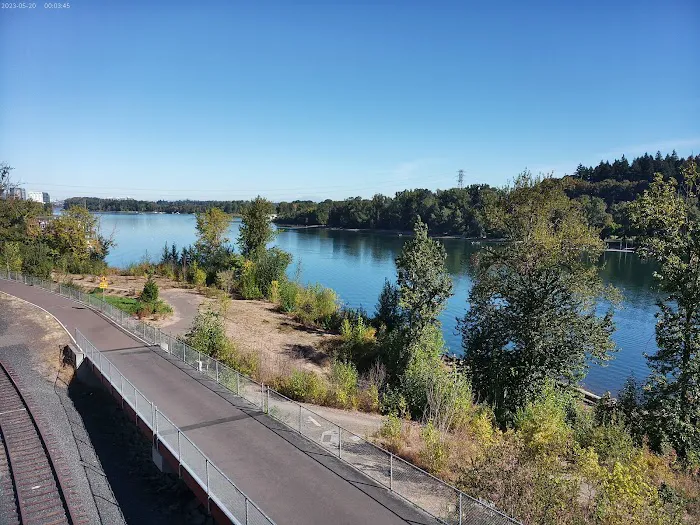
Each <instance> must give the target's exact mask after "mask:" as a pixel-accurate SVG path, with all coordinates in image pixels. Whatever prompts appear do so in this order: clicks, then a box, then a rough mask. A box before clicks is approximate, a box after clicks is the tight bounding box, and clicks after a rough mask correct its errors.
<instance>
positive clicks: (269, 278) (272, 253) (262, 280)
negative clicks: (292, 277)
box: [255, 248, 292, 299]
mask: <svg viewBox="0 0 700 525" xmlns="http://www.w3.org/2000/svg"><path fill="white" fill-rule="evenodd" d="M291 262H292V256H291V255H290V254H289V253H287V252H285V251H283V250H280V249H279V248H270V249H269V250H265V251H263V252H261V253H260V255H259V256H258V257H257V259H256V260H255V283H256V285H257V287H258V289H259V290H260V293H261V294H262V295H263V296H264V297H267V298H268V299H270V291H271V287H272V283H273V282H274V281H277V282H279V281H280V280H281V279H283V278H284V277H285V272H286V271H287V267H288V266H289V264H290V263H291Z"/></svg>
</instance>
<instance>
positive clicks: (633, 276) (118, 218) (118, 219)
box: [99, 213, 657, 394]
mask: <svg viewBox="0 0 700 525" xmlns="http://www.w3.org/2000/svg"><path fill="white" fill-rule="evenodd" d="M99 217H100V223H101V231H102V233H103V234H106V235H110V234H113V236H114V239H115V241H116V243H117V245H116V247H114V248H113V249H112V250H111V251H110V253H109V256H108V257H107V262H108V263H109V264H110V265H112V266H119V267H124V266H127V265H129V264H131V263H134V262H138V261H139V260H141V259H143V258H145V257H148V258H150V259H152V260H157V259H160V254H161V252H162V249H163V245H164V244H165V243H166V242H167V243H175V244H176V245H177V246H178V248H181V247H183V246H187V245H189V244H192V243H194V240H195V219H194V216H193V215H165V214H122V213H103V214H99ZM239 226H240V221H239V220H235V221H234V222H233V224H232V226H231V230H230V239H231V241H232V242H235V239H236V238H237V236H238V228H239ZM405 239H406V237H399V236H398V235H397V234H385V233H368V232H351V231H338V230H326V229H316V228H310V229H288V228H283V229H282V231H280V232H279V234H278V235H277V238H276V239H275V242H274V244H275V245H276V246H278V247H280V248H281V249H283V250H286V251H288V252H290V253H291V254H292V255H293V256H294V263H293V264H292V266H291V267H290V269H289V274H290V275H292V276H293V275H295V272H296V268H297V265H298V264H299V263H301V280H302V281H303V282H304V283H320V284H322V285H324V286H327V287H329V288H332V289H334V290H335V291H336V292H337V293H338V295H339V297H340V300H341V301H342V302H343V303H344V304H347V305H349V306H352V307H358V306H363V307H364V308H366V309H367V311H368V312H369V313H370V314H371V313H372V312H373V311H374V305H375V303H376V300H377V296H378V295H379V292H380V290H381V288H382V285H383V284H384V280H385V279H391V280H395V278H396V267H395V264H394V259H395V258H396V256H397V255H398V253H399V252H400V250H401V246H402V245H403V242H404V241H405ZM442 242H443V243H444V244H445V247H446V249H447V255H448V257H447V268H448V270H449V272H450V275H451V276H452V280H453V282H454V296H453V297H452V298H451V299H450V300H449V301H448V304H447V308H446V310H445V312H444V313H443V314H442V316H441V320H442V324H443V331H444V334H445V340H446V342H447V344H448V346H449V348H450V351H451V352H457V353H460V352H461V339H460V336H459V334H458V333H457V332H456V325H457V322H456V318H457V317H463V316H464V313H465V311H466V309H467V296H468V293H469V289H470V286H471V278H470V259H471V256H472V255H473V254H474V253H475V251H476V250H478V249H479V248H478V246H473V245H472V244H471V243H470V242H467V241H464V240H461V239H444V240H443V241H442ZM652 273H653V270H652V267H651V265H650V264H648V263H645V262H644V261H641V260H640V259H639V258H638V257H637V256H636V255H634V254H630V253H620V252H607V253H606V254H605V255H604V265H603V267H602V269H601V275H602V277H603V279H604V281H605V282H606V283H609V284H612V285H614V286H615V287H617V288H618V289H619V290H620V291H621V292H622V295H623V301H622V304H621V305H620V307H619V308H618V309H617V310H616V312H615V317H614V322H615V325H616V331H615V334H614V336H613V338H614V340H615V343H616V344H617V348H618V351H617V353H616V354H615V358H614V360H613V361H611V362H609V363H607V364H606V365H605V366H600V365H592V366H591V368H590V370H589V372H588V376H587V377H586V379H585V381H584V382H583V384H584V386H585V387H586V388H588V389H589V390H591V391H593V392H595V393H598V394H602V393H604V392H605V391H606V390H610V391H611V392H613V393H616V392H617V391H618V390H619V388H620V387H621V386H622V384H623V383H624V381H625V379H626V378H627V377H628V376H629V375H630V374H631V373H633V374H634V375H635V377H636V378H637V379H642V378H644V377H646V376H647V374H648V368H647V365H646V360H645V359H644V356H643V353H644V352H647V353H653V352H655V351H656V341H655V338H654V325H655V322H656V320H655V318H654V314H655V313H656V311H657V308H656V305H655V303H656V300H657V294H655V293H654V291H653V289H652V288H653V275H652Z"/></svg>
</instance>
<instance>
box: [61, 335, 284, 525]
mask: <svg viewBox="0 0 700 525" xmlns="http://www.w3.org/2000/svg"><path fill="white" fill-rule="evenodd" d="M75 336H76V337H75V341H76V343H77V345H78V347H79V348H80V349H81V350H82V351H83V354H84V355H85V358H86V359H88V360H89V361H91V362H92V363H93V364H94V366H95V368H97V369H98V370H99V371H100V374H102V376H103V377H104V378H106V379H107V380H108V381H109V382H110V383H111V385H112V387H113V388H114V389H115V390H116V391H117V392H119V394H120V395H121V397H122V399H123V400H124V401H125V402H126V403H127V404H128V405H129V406H130V407H131V408H132V409H133V410H134V412H135V414H137V415H138V416H139V418H141V420H142V421H143V422H144V423H145V424H146V425H147V426H148V428H149V429H150V430H151V431H152V432H153V438H154V440H157V441H158V442H159V443H161V444H163V445H164V446H165V447H166V448H167V449H168V450H169V451H170V453H171V454H172V455H173V457H174V458H175V459H177V461H178V463H179V466H180V468H182V469H185V470H186V471H187V472H188V473H189V474H190V476H192V478H193V479H194V480H195V482H196V483H198V484H199V486H200V487H201V488H202V490H204V492H205V493H206V495H207V497H208V498H209V499H210V500H212V501H213V502H214V503H215V504H216V505H217V506H218V507H219V508H220V509H221V510H222V512H224V514H226V516H227V517H228V518H229V519H230V520H231V521H232V522H233V523H237V524H240V525H253V524H256V525H258V524H259V525H274V522H273V521H272V520H271V519H270V518H268V517H267V516H266V515H265V513H264V512H263V511H262V510H260V508H259V507H258V506H257V505H256V504H255V503H254V502H253V501H252V500H251V499H250V498H248V496H246V495H245V493H244V492H243V491H241V490H240V489H239V488H238V487H237V486H236V484H235V483H233V481H231V480H230V479H229V478H228V477H227V476H226V474H224V473H223V472H221V470H219V468H218V467H217V466H216V465H215V464H214V463H212V461H211V460H210V459H209V458H208V457H207V456H206V455H205V454H204V453H203V452H202V451H201V450H200V449H199V447H197V445H195V444H194V443H193V442H192V440H190V438H188V437H187V436H186V435H185V433H184V432H182V431H181V430H180V429H179V428H178V427H177V426H175V424H174V423H173V422H172V421H170V419H168V417H167V416H166V415H165V414H163V412H161V411H160V410H159V409H158V407H157V406H155V405H154V404H153V402H152V401H149V400H148V399H147V398H146V396H144V395H143V394H142V393H141V392H140V391H139V389H138V388H136V387H135V386H134V385H133V384H132V383H131V381H129V380H128V379H127V378H126V377H124V375H123V374H122V373H121V372H120V371H119V370H118V369H117V367H115V366H114V365H113V364H112V362H111V361H110V360H109V359H108V358H107V357H105V355H104V354H103V353H102V352H100V351H99V350H98V349H97V348H96V347H95V345H93V344H92V343H91V342H90V341H89V340H88V339H87V338H86V337H85V336H84V335H83V334H82V333H80V331H79V330H76V331H75Z"/></svg>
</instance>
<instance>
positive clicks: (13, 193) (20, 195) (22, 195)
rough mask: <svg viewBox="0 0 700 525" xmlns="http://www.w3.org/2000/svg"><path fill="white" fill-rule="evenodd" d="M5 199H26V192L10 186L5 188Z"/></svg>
mask: <svg viewBox="0 0 700 525" xmlns="http://www.w3.org/2000/svg"><path fill="white" fill-rule="evenodd" d="M7 197H8V198H9V199H22V200H26V199H27V190H25V189H24V188H20V187H18V186H11V187H9V188H7Z"/></svg>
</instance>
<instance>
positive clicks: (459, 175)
mask: <svg viewBox="0 0 700 525" xmlns="http://www.w3.org/2000/svg"><path fill="white" fill-rule="evenodd" d="M457 187H458V188H459V189H460V190H461V189H463V188H464V170H459V171H458V172H457Z"/></svg>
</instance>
